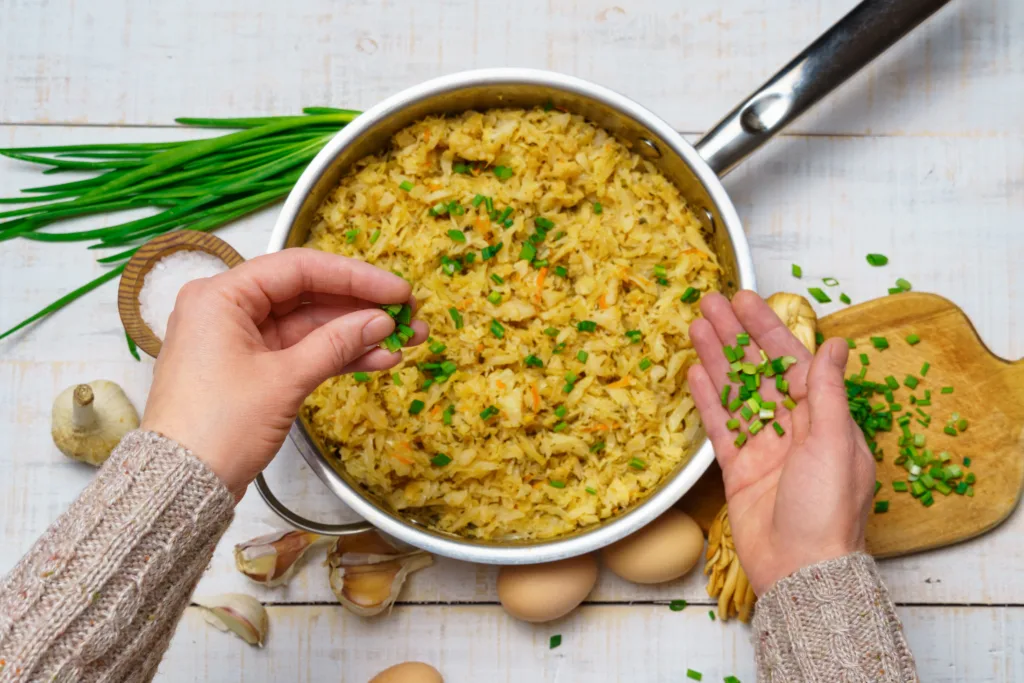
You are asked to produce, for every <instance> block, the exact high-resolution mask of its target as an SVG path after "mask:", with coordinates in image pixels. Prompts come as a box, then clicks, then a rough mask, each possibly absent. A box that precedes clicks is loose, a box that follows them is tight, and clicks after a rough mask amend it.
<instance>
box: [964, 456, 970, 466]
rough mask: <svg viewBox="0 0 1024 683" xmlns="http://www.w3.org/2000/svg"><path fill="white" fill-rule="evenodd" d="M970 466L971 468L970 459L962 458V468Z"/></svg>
mask: <svg viewBox="0 0 1024 683" xmlns="http://www.w3.org/2000/svg"><path fill="white" fill-rule="evenodd" d="M970 466H971V459H970V458H964V467H970Z"/></svg>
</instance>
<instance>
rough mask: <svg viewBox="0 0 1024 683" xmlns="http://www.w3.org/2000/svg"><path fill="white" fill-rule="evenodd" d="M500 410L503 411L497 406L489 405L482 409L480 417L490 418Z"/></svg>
mask: <svg viewBox="0 0 1024 683" xmlns="http://www.w3.org/2000/svg"><path fill="white" fill-rule="evenodd" d="M500 412H501V411H500V410H498V408H497V407H496V406H487V407H486V408H484V409H483V410H482V411H480V419H481V420H489V419H491V418H492V417H494V416H495V415H497V414H498V413H500Z"/></svg>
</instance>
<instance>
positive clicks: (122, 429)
mask: <svg viewBox="0 0 1024 683" xmlns="http://www.w3.org/2000/svg"><path fill="white" fill-rule="evenodd" d="M50 419H51V425H50V435H51V436H52V437H53V442H54V444H56V446H57V448H59V449H60V452H61V453H63V454H64V455H66V456H68V457H69V458H72V459H73V460H78V461H79V462H84V463H88V464H90V465H92V466H94V467H99V466H100V465H102V464H103V463H104V462H105V461H106V459H107V458H108V457H110V453H111V452H112V451H113V450H114V448H115V447H116V446H117V444H118V443H120V441H121V438H122V437H123V436H124V435H125V434H127V433H128V432H130V431H132V430H133V429H138V427H139V414H138V413H137V412H136V410H135V406H133V405H132V403H131V401H130V400H128V397H127V396H126V395H125V393H124V391H123V390H122V389H121V387H119V386H118V385H117V384H115V383H114V382H108V381H107V380H103V379H97V380H93V381H91V382H89V383H88V384H78V385H75V386H71V387H68V388H67V389H65V390H64V391H62V392H61V393H60V395H58V396H57V398H56V399H55V400H54V401H53V409H52V411H51V414H50Z"/></svg>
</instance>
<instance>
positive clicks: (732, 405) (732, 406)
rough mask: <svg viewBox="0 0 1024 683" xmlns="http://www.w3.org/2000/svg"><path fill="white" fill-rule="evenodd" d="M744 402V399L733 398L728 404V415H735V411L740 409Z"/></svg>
mask: <svg viewBox="0 0 1024 683" xmlns="http://www.w3.org/2000/svg"><path fill="white" fill-rule="evenodd" d="M745 400H746V399H743V398H734V399H733V400H731V401H730V402H729V406H728V407H729V412H730V413H735V412H736V411H737V410H739V409H740V406H742V405H743V401H745Z"/></svg>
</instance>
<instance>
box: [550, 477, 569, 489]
mask: <svg viewBox="0 0 1024 683" xmlns="http://www.w3.org/2000/svg"><path fill="white" fill-rule="evenodd" d="M548 485H549V486H550V487H551V488H553V489H564V488H565V482H564V481H557V480H555V479H549V480H548Z"/></svg>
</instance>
